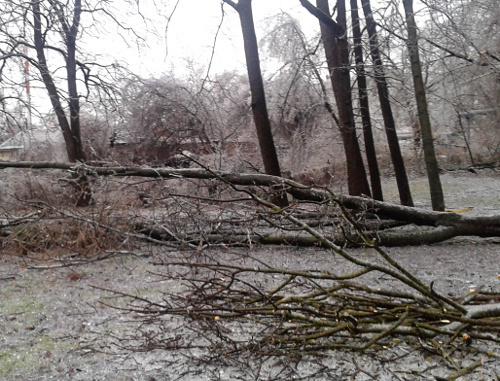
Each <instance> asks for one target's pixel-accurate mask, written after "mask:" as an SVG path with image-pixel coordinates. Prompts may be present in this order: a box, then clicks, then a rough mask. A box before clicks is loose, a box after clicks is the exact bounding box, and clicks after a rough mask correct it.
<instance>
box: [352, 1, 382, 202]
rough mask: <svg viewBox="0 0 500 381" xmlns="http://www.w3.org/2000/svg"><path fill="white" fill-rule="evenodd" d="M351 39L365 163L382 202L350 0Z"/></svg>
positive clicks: (354, 9) (355, 14)
mask: <svg viewBox="0 0 500 381" xmlns="http://www.w3.org/2000/svg"><path fill="white" fill-rule="evenodd" d="M351 18H352V37H353V43H354V60H355V62H356V77H357V82H358V94H359V108H360V113H361V120H362V122H363V138H364V141H365V151H366V161H367V163H368V168H369V169H370V183H371V186H372V193H373V198H374V199H375V200H380V201H383V194H382V183H381V181H380V171H379V168H378V161H377V153H376V151H375V142H374V139H373V131H372V122H371V116H370V104H369V102H368V88H367V85H366V72H365V64H364V59H363V45H362V38H361V28H360V25H359V13H358V0H351Z"/></svg>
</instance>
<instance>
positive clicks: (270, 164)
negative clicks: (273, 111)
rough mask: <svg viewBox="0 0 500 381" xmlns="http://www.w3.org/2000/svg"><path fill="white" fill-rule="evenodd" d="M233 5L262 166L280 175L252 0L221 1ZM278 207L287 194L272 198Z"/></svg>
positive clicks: (269, 173) (272, 173) (285, 204)
mask: <svg viewBox="0 0 500 381" xmlns="http://www.w3.org/2000/svg"><path fill="white" fill-rule="evenodd" d="M224 2H226V3H227V4H229V5H230V6H232V7H233V8H234V9H235V10H236V11H237V12H238V15H239V17H240V23H241V30H242V32H243V43H244V47H245V59H246V64H247V71H248V80H249V82H250V91H251V93H252V105H251V106H252V113H253V119H254V122H255V128H256V129H257V137H258V139H259V146H260V151H261V155H262V160H263V162H264V169H265V171H266V173H267V174H268V175H273V176H281V169H280V164H279V160H278V155H277V153H276V147H275V145H274V138H273V134H272V130H271V122H270V120H269V114H268V111H267V104H266V94H265V92H264V81H263V80H262V72H261V69H260V59H259V49H258V44H257V36H256V35H255V26H254V21H253V13H252V0H239V1H238V3H235V2H233V1H230V0H224ZM274 202H275V203H276V204H278V205H279V206H287V205H288V201H287V199H286V196H285V195H283V196H282V197H281V198H278V199H275V200H274Z"/></svg>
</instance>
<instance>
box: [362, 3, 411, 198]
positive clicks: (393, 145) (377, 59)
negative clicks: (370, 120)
mask: <svg viewBox="0 0 500 381" xmlns="http://www.w3.org/2000/svg"><path fill="white" fill-rule="evenodd" d="M361 4H362V6H363V12H364V14H365V20H366V28H367V30H368V35H369V37H370V53H371V56H372V61H373V65H374V66H375V81H376V83H377V91H378V97H379V102H380V111H381V112H382V117H383V119H384V126H385V133H386V136H387V143H388V145H389V151H390V153H391V159H392V164H393V166H394V173H395V176H396V182H397V184H398V190H399V198H400V200H401V204H402V205H406V206H413V199H412V197H411V191H410V185H409V182H408V175H407V173H406V168H405V164H404V160H403V155H402V154H401V148H400V146H399V140H398V135H397V132H396V123H395V121H394V116H393V114H392V107H391V103H390V100H389V87H388V85H387V80H386V77H385V70H384V66H383V63H382V58H381V55H380V50H379V45H378V36H377V29H376V24H375V21H374V19H373V13H372V9H371V5H370V1H369V0H362V1H361Z"/></svg>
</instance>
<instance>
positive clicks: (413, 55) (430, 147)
mask: <svg viewBox="0 0 500 381" xmlns="http://www.w3.org/2000/svg"><path fill="white" fill-rule="evenodd" d="M403 5H404V8H405V14H406V23H407V28H408V50H409V53H410V62H411V71H412V74H413V75H412V76H413V86H414V88H415V99H416V102H417V109H418V119H419V122H420V132H421V134H422V147H423V149H424V158H425V165H426V168H427V177H428V179H429V188H430V192H431V202H432V208H433V209H434V210H439V211H444V195H443V188H442V186H441V180H440V178H439V166H438V163H437V159H436V153H435V151H434V142H433V138H432V128H431V120H430V117H429V110H428V108H427V98H426V95H425V85H424V81H423V78H422V68H421V65H420V56H419V52H418V36H417V24H416V22H415V17H414V12H413V1H412V0H403Z"/></svg>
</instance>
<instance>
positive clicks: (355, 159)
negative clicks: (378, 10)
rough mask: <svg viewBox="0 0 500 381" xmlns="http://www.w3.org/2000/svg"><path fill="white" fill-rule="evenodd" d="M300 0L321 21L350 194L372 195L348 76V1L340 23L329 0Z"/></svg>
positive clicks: (341, 4) (342, 5)
mask: <svg viewBox="0 0 500 381" xmlns="http://www.w3.org/2000/svg"><path fill="white" fill-rule="evenodd" d="M300 2H301V4H302V5H303V6H304V8H306V9H307V10H308V11H309V12H310V13H311V14H312V15H314V16H315V17H316V18H318V20H319V22H320V28H321V39H322V41H323V46H324V48H325V54H326V60H327V65H328V70H329V71H330V78H331V83H332V88H333V92H334V95H335V101H336V103H337V109H338V119H339V130H340V134H341V136H342V142H343V144H344V152H345V156H346V162H347V181H348V188H349V194H351V195H368V196H370V195H371V192H370V186H369V184H368V179H367V177H366V170H365V166H364V164H363V157H362V155H361V150H360V148H359V142H358V138H357V135H356V128H355V124H354V113H353V105H352V92H351V79H350V75H349V64H350V63H349V46H348V43H347V36H346V28H345V24H346V20H345V3H344V1H338V2H337V7H338V9H339V15H340V19H339V20H338V21H339V22H335V21H334V20H333V19H332V18H331V17H330V16H329V8H330V7H329V4H328V0H316V7H315V6H313V5H312V4H311V3H309V2H308V1H307V0H301V1H300Z"/></svg>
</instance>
